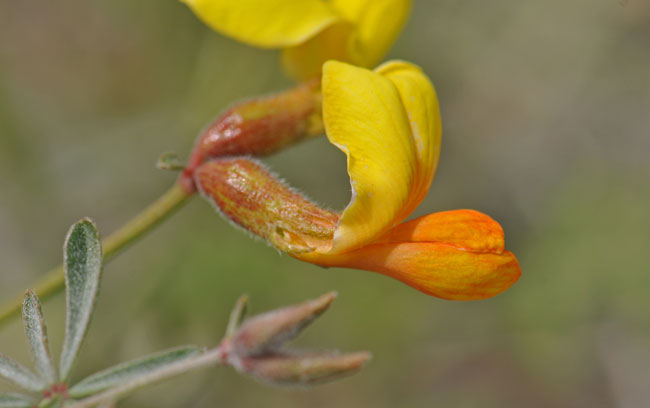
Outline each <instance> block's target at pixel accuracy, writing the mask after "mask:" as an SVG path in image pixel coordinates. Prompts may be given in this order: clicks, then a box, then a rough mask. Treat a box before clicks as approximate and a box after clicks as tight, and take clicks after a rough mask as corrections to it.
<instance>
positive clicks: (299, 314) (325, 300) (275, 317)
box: [231, 292, 336, 357]
mask: <svg viewBox="0 0 650 408" xmlns="http://www.w3.org/2000/svg"><path fill="white" fill-rule="evenodd" d="M335 298H336V292H330V293H326V294H325V295H323V296H321V297H319V298H316V299H313V300H309V301H307V302H303V303H300V304H297V305H294V306H289V307H285V308H282V309H276V310H272V311H270V312H267V313H263V314H261V315H257V316H255V317H253V318H250V319H248V320H246V321H245V322H244V323H243V324H242V325H241V327H240V328H239V329H238V330H237V331H236V332H235V334H234V336H233V338H232V344H231V352H232V353H233V354H234V355H237V356H239V357H243V356H252V355H261V354H264V353H267V352H268V351H269V350H274V349H277V348H278V347H280V346H281V345H282V344H284V343H286V342H287V341H289V340H291V339H292V338H294V337H296V336H297V335H298V334H299V333H300V332H301V331H302V330H303V329H304V328H305V327H307V325H309V323H311V322H312V321H313V320H314V319H316V318H317V317H318V316H320V315H321V313H323V312H324V311H325V310H327V308H328V307H329V305H330V304H331V303H332V302H333V301H334V299H335Z"/></svg>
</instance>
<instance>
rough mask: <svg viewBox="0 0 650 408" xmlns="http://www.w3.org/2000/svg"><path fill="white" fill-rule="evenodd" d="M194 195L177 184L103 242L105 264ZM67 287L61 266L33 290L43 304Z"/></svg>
mask: <svg viewBox="0 0 650 408" xmlns="http://www.w3.org/2000/svg"><path fill="white" fill-rule="evenodd" d="M191 195H192V193H191V192H189V193H188V192H186V191H185V190H184V189H183V187H182V186H181V185H180V183H174V185H173V186H172V187H171V188H170V189H169V190H167V192H165V193H164V194H163V195H162V196H161V197H160V198H158V200H156V201H155V202H154V203H152V204H151V205H149V207H147V208H145V209H144V210H143V211H142V212H140V213H139V214H138V215H136V216H135V217H133V218H132V219H131V220H130V221H129V222H127V223H126V224H124V225H123V226H122V227H121V228H120V229H118V230H117V231H115V232H114V233H112V234H111V235H109V236H108V237H106V239H104V240H103V242H102V247H103V250H104V262H108V261H110V260H111V259H112V258H113V257H114V256H115V255H116V254H117V253H119V252H120V250H122V249H124V248H126V247H127V246H128V245H129V244H131V243H133V242H134V241H136V240H137V239H138V238H140V237H141V236H142V235H144V234H145V233H146V232H148V231H150V230H151V229H153V228H154V227H156V226H157V225H158V224H159V223H160V222H162V221H163V220H164V219H165V218H167V217H168V216H169V215H171V214H172V213H173V212H174V210H176V209H177V208H179V207H180V206H181V204H183V203H184V202H185V201H186V200H187V198H189V197H190V196H191ZM64 285H65V278H64V276H63V265H59V266H58V267H56V268H54V269H51V270H50V271H48V272H47V273H46V274H45V276H43V278H42V279H41V280H40V281H39V282H38V283H37V284H36V285H35V286H34V289H33V290H34V292H35V293H36V295H38V297H39V298H40V299H41V300H45V299H47V298H49V297H51V296H52V295H54V294H56V293H57V292H59V291H60V290H61V289H63V287H64ZM22 302H23V295H22V294H21V295H20V296H18V297H16V298H15V299H14V300H13V301H11V302H9V303H7V304H6V305H5V306H4V307H2V308H1V309H0V327H1V326H2V325H4V324H5V323H6V322H7V321H8V320H10V319H11V318H12V317H14V316H17V315H18V314H19V313H20V310H21V308H22Z"/></svg>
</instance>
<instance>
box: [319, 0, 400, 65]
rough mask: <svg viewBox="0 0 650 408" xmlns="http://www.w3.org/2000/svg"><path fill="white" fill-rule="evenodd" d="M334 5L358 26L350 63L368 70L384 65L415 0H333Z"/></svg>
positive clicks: (341, 13)
mask: <svg viewBox="0 0 650 408" xmlns="http://www.w3.org/2000/svg"><path fill="white" fill-rule="evenodd" d="M330 4H331V5H332V8H333V9H335V10H336V11H337V12H338V13H339V14H340V15H341V16H343V17H344V18H345V19H347V20H348V21H350V22H352V23H353V24H354V25H355V26H356V29H355V34H354V38H353V40H354V41H353V44H352V53H353V57H352V59H350V62H352V63H354V64H356V65H360V66H364V67H372V66H374V65H376V64H377V63H378V62H379V61H381V59H382V58H383V57H384V55H385V54H386V53H387V52H388V50H389V49H390V47H391V46H392V45H393V43H394V42H395V40H396V39H397V36H398V35H399V33H400V32H401V31H402V28H403V27H404V24H405V23H406V19H407V18H408V15H409V13H410V11H411V0H332V1H331V2H330Z"/></svg>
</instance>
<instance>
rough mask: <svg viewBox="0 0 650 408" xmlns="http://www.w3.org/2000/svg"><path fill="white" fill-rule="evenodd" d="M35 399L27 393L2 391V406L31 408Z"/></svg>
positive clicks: (0, 406) (0, 407)
mask: <svg viewBox="0 0 650 408" xmlns="http://www.w3.org/2000/svg"><path fill="white" fill-rule="evenodd" d="M33 406H34V400H33V399H31V398H29V397H28V396H26V395H21V394H15V393H0V408H31V407H33Z"/></svg>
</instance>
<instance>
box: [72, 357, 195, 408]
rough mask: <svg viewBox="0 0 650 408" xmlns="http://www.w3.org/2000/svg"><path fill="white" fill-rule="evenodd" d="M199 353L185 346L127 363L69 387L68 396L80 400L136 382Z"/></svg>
mask: <svg viewBox="0 0 650 408" xmlns="http://www.w3.org/2000/svg"><path fill="white" fill-rule="evenodd" d="M200 352H201V349H199V348H198V347H194V346H186V347H179V348H174V349H171V350H166V351H162V352H160V353H156V354H152V355H149V356H146V357H143V358H140V359H136V360H133V361H128V362H126V363H122V364H119V365H116V366H115V367H111V368H108V369H106V370H104V371H100V372H98V373H96V374H93V375H91V376H90V377H87V378H86V379H84V380H82V381H80V382H79V383H77V384H76V385H74V386H73V387H71V388H70V389H69V390H68V394H69V395H70V396H71V397H73V398H80V397H83V396H87V395H91V394H95V393H98V392H100V391H104V390H106V389H108V388H112V387H117V386H120V385H122V384H126V383H131V382H134V381H138V379H139V378H140V377H143V376H147V375H150V374H152V373H154V372H156V371H159V370H164V369H165V368H166V367H168V366H170V365H172V364H175V363H178V362H179V361H183V360H185V359H188V358H192V357H194V356H196V355H197V354H199V353H200Z"/></svg>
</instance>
